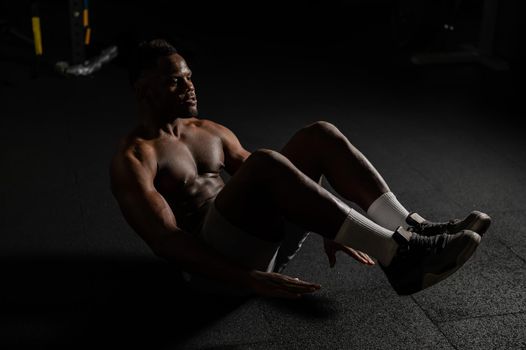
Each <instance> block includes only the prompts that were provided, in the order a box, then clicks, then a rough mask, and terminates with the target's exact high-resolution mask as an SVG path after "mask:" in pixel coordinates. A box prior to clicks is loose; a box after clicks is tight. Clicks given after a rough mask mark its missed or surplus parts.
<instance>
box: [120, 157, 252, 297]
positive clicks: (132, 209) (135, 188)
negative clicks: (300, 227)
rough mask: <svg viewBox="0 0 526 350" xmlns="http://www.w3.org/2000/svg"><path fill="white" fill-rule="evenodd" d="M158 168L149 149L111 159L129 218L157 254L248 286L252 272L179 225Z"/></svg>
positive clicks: (185, 268) (216, 277) (195, 271)
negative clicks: (156, 180)
mask: <svg viewBox="0 0 526 350" xmlns="http://www.w3.org/2000/svg"><path fill="white" fill-rule="evenodd" d="M156 167H157V164H156V162H155V160H154V158H153V157H152V156H149V155H148V152H147V151H142V155H141V156H140V157H137V156H135V155H134V154H133V153H128V154H126V155H124V156H116V157H115V158H114V160H113V161H112V165H111V189H112V193H113V195H114V196H115V198H116V199H117V202H118V203H119V206H120V209H121V211H122V213H123V216H124V218H125V219H126V221H127V222H128V223H129V224H130V226H131V227H132V228H133V229H134V230H135V231H136V232H137V233H138V234H139V235H140V236H141V238H142V239H143V240H144V241H145V242H146V243H147V244H148V246H149V247H150V248H151V249H152V251H153V252H154V253H155V254H156V255H157V256H159V257H161V258H164V259H166V260H169V261H174V262H176V263H177V264H178V265H179V266H180V267H181V268H182V269H184V270H186V271H188V272H192V273H199V274H202V275H205V276H207V277H209V278H212V279H219V280H222V281H225V282H227V283H231V284H235V285H238V286H243V287H247V286H248V284H249V283H248V282H249V281H248V280H249V279H250V271H248V270H246V269H242V268H240V267H238V266H236V265H234V264H232V263H229V262H228V261H226V260H225V259H224V258H223V257H221V256H218V255H217V253H215V252H213V251H211V250H210V249H208V248H207V247H205V246H203V245H202V244H200V243H199V242H198V241H197V240H196V239H195V238H194V237H193V236H192V235H190V234H189V233H187V232H185V231H183V230H181V229H180V228H179V227H178V226H177V221H176V218H175V215H174V214H173V212H172V209H171V208H170V206H169V205H168V203H167V202H166V200H165V199H164V197H163V196H162V195H161V194H160V193H159V192H158V191H157V190H156V189H155V186H154V185H153V179H154V177H155V172H156Z"/></svg>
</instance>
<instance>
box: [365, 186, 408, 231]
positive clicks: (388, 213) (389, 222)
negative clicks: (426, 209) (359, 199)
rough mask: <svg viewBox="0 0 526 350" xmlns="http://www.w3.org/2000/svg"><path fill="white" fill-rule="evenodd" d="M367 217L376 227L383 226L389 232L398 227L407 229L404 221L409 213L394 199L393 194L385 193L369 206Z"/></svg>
mask: <svg viewBox="0 0 526 350" xmlns="http://www.w3.org/2000/svg"><path fill="white" fill-rule="evenodd" d="M367 215H368V216H369V217H370V218H371V220H373V221H374V222H376V223H377V224H378V225H380V226H383V227H385V228H387V229H389V230H393V231H394V230H396V228H397V227H398V226H402V227H403V228H408V226H409V225H408V224H407V222H406V221H405V219H406V218H407V216H408V215H409V212H408V211H407V209H406V208H404V206H403V205H402V204H400V202H399V201H398V199H396V196H395V195H394V193H393V192H386V193H384V194H382V195H381V196H380V197H378V198H376V200H375V201H374V202H373V204H371V205H370V206H369V208H368V209H367Z"/></svg>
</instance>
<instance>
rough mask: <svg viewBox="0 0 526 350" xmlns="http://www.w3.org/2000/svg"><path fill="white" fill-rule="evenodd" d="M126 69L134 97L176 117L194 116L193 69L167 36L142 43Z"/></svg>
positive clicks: (195, 113) (195, 106)
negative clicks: (166, 38) (165, 38)
mask: <svg viewBox="0 0 526 350" xmlns="http://www.w3.org/2000/svg"><path fill="white" fill-rule="evenodd" d="M129 73H130V82H131V84H132V85H133V87H134V89H135V92H136V97H137V99H138V100H139V101H140V102H141V103H146V104H147V105H148V107H149V108H151V110H152V111H154V112H156V113H164V114H169V115H170V116H177V117H195V116H197V97H196V95H195V88H194V85H193V83H192V80H191V78H192V71H191V70H190V68H188V65H187V64H186V62H185V60H184V59H183V57H182V56H181V55H179V54H178V53H177V50H176V49H175V48H174V47H173V46H172V45H170V44H169V43H168V42H167V41H166V40H163V39H155V40H150V41H146V42H143V43H141V44H140V45H139V47H138V49H137V54H136V56H135V60H134V61H133V63H132V64H131V65H130V70H129ZM167 116H168V115H167ZM163 117H164V116H163Z"/></svg>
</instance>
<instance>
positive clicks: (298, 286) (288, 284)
mask: <svg viewBox="0 0 526 350" xmlns="http://www.w3.org/2000/svg"><path fill="white" fill-rule="evenodd" d="M272 282H273V284H274V285H275V286H276V287H278V288H280V289H283V290H286V291H288V292H293V293H312V292H315V291H317V290H318V289H320V288H321V286H320V285H319V284H317V283H311V282H306V281H302V280H300V279H299V278H293V277H290V276H286V275H281V274H277V273H276V274H274V276H273V280H272Z"/></svg>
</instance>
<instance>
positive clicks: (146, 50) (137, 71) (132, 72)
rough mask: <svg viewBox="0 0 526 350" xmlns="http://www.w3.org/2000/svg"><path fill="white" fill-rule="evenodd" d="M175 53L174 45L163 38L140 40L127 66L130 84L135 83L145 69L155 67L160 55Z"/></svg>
mask: <svg viewBox="0 0 526 350" xmlns="http://www.w3.org/2000/svg"><path fill="white" fill-rule="evenodd" d="M175 53H177V50H176V49H175V47H174V46H173V45H172V44H170V43H169V42H168V41H166V40H165V39H161V38H157V39H152V40H148V41H143V42H141V43H140V44H139V45H138V46H137V49H136V51H135V54H134V55H133V57H132V59H131V61H130V64H129V67H128V74H129V78H130V84H132V85H133V84H135V82H136V81H137V80H138V79H139V78H140V77H141V75H142V73H143V72H144V71H145V70H148V69H152V68H155V67H156V66H157V60H158V59H159V58H160V57H166V56H170V55H173V54H175Z"/></svg>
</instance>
